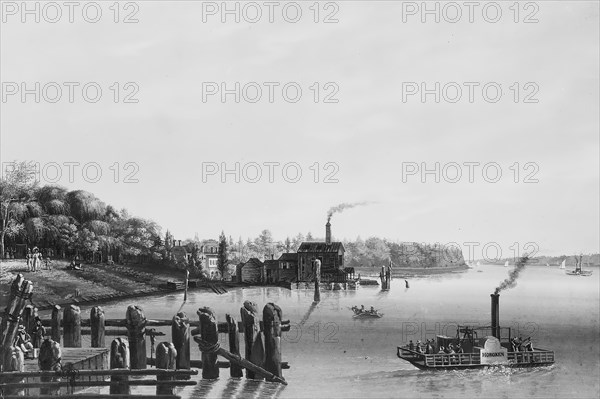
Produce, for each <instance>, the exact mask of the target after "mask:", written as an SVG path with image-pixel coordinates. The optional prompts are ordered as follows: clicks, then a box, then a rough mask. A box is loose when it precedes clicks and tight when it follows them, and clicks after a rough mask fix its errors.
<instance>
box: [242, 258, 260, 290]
mask: <svg viewBox="0 0 600 399" xmlns="http://www.w3.org/2000/svg"><path fill="white" fill-rule="evenodd" d="M236 276H237V281H238V283H250V284H263V283H264V282H265V280H266V273H265V267H264V263H263V262H261V261H260V259H258V258H250V259H248V260H247V261H246V262H244V263H240V264H239V265H237V267H236Z"/></svg>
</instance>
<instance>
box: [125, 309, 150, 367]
mask: <svg viewBox="0 0 600 399" xmlns="http://www.w3.org/2000/svg"><path fill="white" fill-rule="evenodd" d="M126 320H127V337H128V338H129V355H130V360H131V368H132V369H145V368H146V364H147V360H146V335H145V332H146V316H145V315H144V310H143V309H142V308H141V307H139V306H137V305H129V306H128V307H127V315H126Z"/></svg>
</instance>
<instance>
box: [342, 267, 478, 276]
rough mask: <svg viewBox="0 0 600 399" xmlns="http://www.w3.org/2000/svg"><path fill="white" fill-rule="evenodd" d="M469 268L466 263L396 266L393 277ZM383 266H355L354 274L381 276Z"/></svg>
mask: <svg viewBox="0 0 600 399" xmlns="http://www.w3.org/2000/svg"><path fill="white" fill-rule="evenodd" d="M467 270H469V267H468V266H467V265H466V264H463V265H459V266H448V267H395V268H393V269H392V277H410V276H428V275H434V274H445V273H456V272H463V271H467ZM380 272H381V268H370V267H355V268H354V274H355V275H358V274H359V273H360V274H361V277H363V276H364V277H379V273H380Z"/></svg>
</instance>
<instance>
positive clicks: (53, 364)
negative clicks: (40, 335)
mask: <svg viewBox="0 0 600 399" xmlns="http://www.w3.org/2000/svg"><path fill="white" fill-rule="evenodd" d="M65 341H66V339H65ZM61 357H62V354H61V350H60V344H59V343H58V342H55V341H53V340H52V339H50V338H46V339H45V340H44V342H42V345H41V348H40V356H39V358H38V365H39V366H40V370H41V371H60V370H61V369H62V365H61V363H60V362H61ZM40 381H41V382H60V377H56V376H42V377H40ZM40 395H51V396H58V395H60V387H59V386H56V385H54V386H53V385H50V384H49V385H48V386H46V387H44V388H40Z"/></svg>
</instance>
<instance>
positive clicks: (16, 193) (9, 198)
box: [0, 162, 37, 258]
mask: <svg viewBox="0 0 600 399" xmlns="http://www.w3.org/2000/svg"><path fill="white" fill-rule="evenodd" d="M34 173H35V165H34V164H33V163H30V162H20V163H15V164H14V168H13V169H12V170H10V171H7V173H6V175H5V176H4V174H3V175H2V177H0V258H3V257H4V255H5V254H4V238H5V236H6V234H7V233H8V232H9V230H10V231H11V233H12V232H15V231H16V230H19V228H18V227H17V225H16V222H18V221H20V219H21V218H22V217H23V215H24V214H25V212H26V211H27V207H26V204H27V203H28V202H30V201H31V200H32V194H33V192H34V190H35V188H36V187H37V182H36V181H35V174H34Z"/></svg>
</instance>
